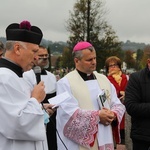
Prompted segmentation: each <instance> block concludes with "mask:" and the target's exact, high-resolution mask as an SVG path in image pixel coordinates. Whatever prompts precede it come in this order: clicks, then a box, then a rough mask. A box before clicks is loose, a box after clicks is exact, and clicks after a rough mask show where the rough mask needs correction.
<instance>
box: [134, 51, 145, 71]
mask: <svg viewBox="0 0 150 150" xmlns="http://www.w3.org/2000/svg"><path fill="white" fill-rule="evenodd" d="M136 54H137V56H136V67H135V69H136V70H140V69H142V63H141V60H142V58H143V55H144V52H143V50H141V49H138V50H137V52H136Z"/></svg>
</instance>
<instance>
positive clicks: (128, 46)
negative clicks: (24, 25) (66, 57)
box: [0, 37, 148, 53]
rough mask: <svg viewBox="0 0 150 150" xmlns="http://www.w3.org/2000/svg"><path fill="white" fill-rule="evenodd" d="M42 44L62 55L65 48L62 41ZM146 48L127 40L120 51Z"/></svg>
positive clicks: (47, 41)
mask: <svg viewBox="0 0 150 150" xmlns="http://www.w3.org/2000/svg"><path fill="white" fill-rule="evenodd" d="M0 41H2V42H3V43H4V44H5V42H6V38H4V37H0ZM42 44H44V45H45V46H46V47H48V46H49V47H50V49H51V52H52V53H55V52H56V53H57V52H58V53H62V51H63V49H64V47H65V46H67V43H66V42H63V41H58V42H52V41H49V40H46V39H43V40H42ZM146 46H148V45H146V44H145V43H136V42H131V41H129V40H127V41H126V42H122V44H121V47H122V50H133V51H137V50H138V49H144V48H145V47H146Z"/></svg>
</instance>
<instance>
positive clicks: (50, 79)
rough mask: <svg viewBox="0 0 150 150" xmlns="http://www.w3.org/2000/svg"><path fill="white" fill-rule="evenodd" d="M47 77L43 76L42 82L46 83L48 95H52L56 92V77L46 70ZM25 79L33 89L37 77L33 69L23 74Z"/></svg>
mask: <svg viewBox="0 0 150 150" xmlns="http://www.w3.org/2000/svg"><path fill="white" fill-rule="evenodd" d="M45 71H46V73H47V75H41V81H44V85H45V92H46V94H51V93H54V92H56V77H55V75H54V74H52V73H51V72H49V71H47V70H45ZM23 78H24V79H25V80H26V81H27V82H28V83H29V85H31V87H32V88H33V87H34V86H35V85H36V84H37V81H36V77H35V73H34V71H33V70H32V69H31V70H29V71H26V72H24V73H23Z"/></svg>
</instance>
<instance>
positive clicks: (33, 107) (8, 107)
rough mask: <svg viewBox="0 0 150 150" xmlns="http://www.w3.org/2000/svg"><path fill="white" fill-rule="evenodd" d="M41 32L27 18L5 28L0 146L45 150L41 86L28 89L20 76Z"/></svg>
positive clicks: (0, 67) (12, 149)
mask: <svg viewBox="0 0 150 150" xmlns="http://www.w3.org/2000/svg"><path fill="white" fill-rule="evenodd" d="M42 36H43V33H42V31H41V29H40V28H38V27H37V26H31V24H30V22H29V21H22V22H21V23H20V24H18V23H12V24H10V25H9V26H8V27H7V28H6V40H7V41H6V53H5V56H4V57H3V58H1V59H0V149H1V150H27V149H29V150H48V148H47V141H46V132H45V126H44V115H43V110H42V108H41V104H40V103H41V102H42V101H43V100H44V98H45V90H44V88H45V86H44V83H43V82H40V83H39V84H38V85H36V86H35V87H34V88H33V89H32V90H31V88H30V86H28V84H27V82H26V81H25V80H24V79H23V77H22V74H23V72H24V71H27V70H30V69H31V68H32V67H33V65H34V57H35V54H36V53H37V52H38V49H39V44H40V42H41V39H42Z"/></svg>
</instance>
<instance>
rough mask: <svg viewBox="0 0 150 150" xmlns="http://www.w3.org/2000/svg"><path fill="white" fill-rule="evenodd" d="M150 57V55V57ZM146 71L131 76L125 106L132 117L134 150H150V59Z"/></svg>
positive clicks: (149, 58)
mask: <svg viewBox="0 0 150 150" xmlns="http://www.w3.org/2000/svg"><path fill="white" fill-rule="evenodd" d="M149 56H150V55H149ZM149 56H148V59H147V66H146V68H145V69H143V70H141V71H139V72H136V73H133V74H131V75H130V78H129V81H128V85H127V88H126V93H125V106H126V110H127V112H128V114H129V115H130V116H131V125H132V126H131V138H132V142H133V150H149V149H150V57H149Z"/></svg>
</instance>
